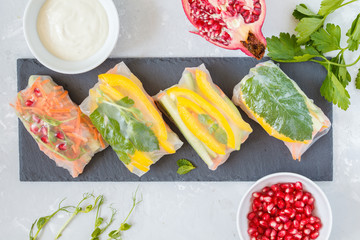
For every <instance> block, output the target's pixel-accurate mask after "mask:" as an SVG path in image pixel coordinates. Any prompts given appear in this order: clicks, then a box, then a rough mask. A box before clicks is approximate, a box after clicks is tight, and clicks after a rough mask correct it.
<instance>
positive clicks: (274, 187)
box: [271, 184, 280, 192]
mask: <svg viewBox="0 0 360 240" xmlns="http://www.w3.org/2000/svg"><path fill="white" fill-rule="evenodd" d="M271 190H273V191H274V192H277V191H279V190H280V187H279V184H274V185H272V186H271Z"/></svg>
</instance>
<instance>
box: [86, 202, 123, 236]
mask: <svg viewBox="0 0 360 240" xmlns="http://www.w3.org/2000/svg"><path fill="white" fill-rule="evenodd" d="M103 203H104V197H102V198H101V199H100V201H99V203H98V207H97V211H96V217H95V226H94V231H93V232H92V233H91V240H99V236H100V235H101V234H102V233H103V232H105V231H106V229H107V228H108V227H109V226H110V225H111V224H112V222H113V221H114V219H115V215H116V212H117V211H116V209H114V208H112V207H110V209H111V217H110V220H109V222H108V223H105V226H104V227H103V228H101V227H100V226H101V225H102V224H103V222H104V218H102V217H100V208H101V205H102V204H103Z"/></svg>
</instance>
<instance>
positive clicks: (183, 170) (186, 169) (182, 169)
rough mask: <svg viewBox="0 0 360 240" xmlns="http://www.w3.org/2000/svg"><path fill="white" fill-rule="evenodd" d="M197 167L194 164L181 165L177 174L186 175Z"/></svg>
mask: <svg viewBox="0 0 360 240" xmlns="http://www.w3.org/2000/svg"><path fill="white" fill-rule="evenodd" d="M194 169H195V167H194V166H181V167H179V169H178V170H177V174H179V175H184V174H187V173H189V172H190V171H191V170H194Z"/></svg>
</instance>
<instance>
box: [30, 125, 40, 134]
mask: <svg viewBox="0 0 360 240" xmlns="http://www.w3.org/2000/svg"><path fill="white" fill-rule="evenodd" d="M30 131H31V132H33V133H35V134H37V133H38V132H39V127H38V126H37V125H36V124H35V123H33V124H31V126H30Z"/></svg>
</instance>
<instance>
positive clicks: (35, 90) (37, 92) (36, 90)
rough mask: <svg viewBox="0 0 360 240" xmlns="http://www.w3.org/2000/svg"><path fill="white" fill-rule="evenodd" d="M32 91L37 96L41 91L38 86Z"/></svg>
mask: <svg viewBox="0 0 360 240" xmlns="http://www.w3.org/2000/svg"><path fill="white" fill-rule="evenodd" d="M34 93H35V95H36V96H37V97H41V92H40V89H39V88H35V89H34Z"/></svg>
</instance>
